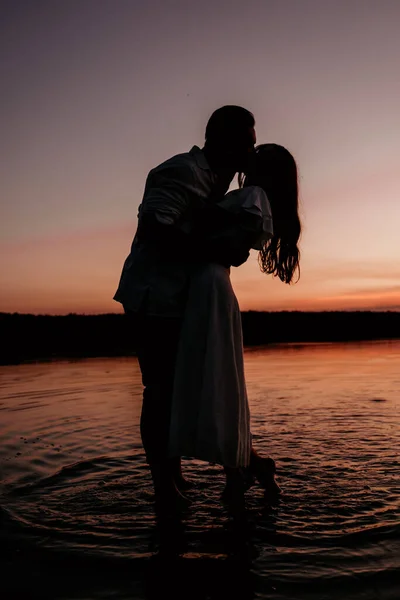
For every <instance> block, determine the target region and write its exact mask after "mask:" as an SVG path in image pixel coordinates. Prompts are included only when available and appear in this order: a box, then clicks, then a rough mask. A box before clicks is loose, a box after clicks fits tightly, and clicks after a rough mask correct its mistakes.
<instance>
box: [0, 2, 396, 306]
mask: <svg viewBox="0 0 400 600" xmlns="http://www.w3.org/2000/svg"><path fill="white" fill-rule="evenodd" d="M0 28H1V31H0V45H1V54H0V68H1V77H0V86H1V89H0V98H1V115H0V121H1V122H0V132H1V133H0V147H1V160H0V203H1V214H0V231H1V234H0V235H1V242H0V253H1V259H0V311H7V312H8V311H11V312H13V311H18V312H33V313H50V314H64V313H69V312H83V313H101V312H118V311H120V310H121V307H120V305H119V304H117V303H116V302H114V301H113V300H112V297H113V294H114V292H115V289H116V286H117V284H118V280H119V276H120V271H121V267H122V264H123V261H124V259H125V257H126V255H127V254H128V252H129V248H130V244H131V240H132V237H133V234H134V232H135V229H136V223H137V221H136V215H137V208H138V205H139V203H140V201H141V198H142V192H143V186H144V182H145V178H146V175H147V173H148V171H149V170H150V169H151V168H152V167H154V166H155V165H157V164H159V163H160V162H162V161H163V160H165V159H167V158H169V157H170V156H172V155H173V154H177V153H179V152H185V151H187V150H189V149H190V148H191V147H192V146H193V145H194V144H198V145H200V146H201V145H202V144H203V141H204V128H205V125H206V122H207V119H208V117H209V116H210V114H211V113H212V112H213V110H215V109H216V108H218V107H219V106H222V105H224V104H239V105H242V106H245V107H246V108H248V109H249V110H251V111H252V112H253V113H254V115H255V118H256V131H257V138H258V142H276V143H280V144H283V145H285V146H286V147H287V148H288V149H289V150H290V151H291V152H292V153H293V155H294V156H295V158H296V160H297V163H298V166H299V173H300V190H301V214H302V219H303V225H304V229H303V236H302V241H301V250H302V262H301V269H302V275H301V279H300V282H299V283H297V284H296V285H294V286H287V285H285V284H283V283H281V282H280V281H278V280H276V279H273V278H272V277H271V276H268V277H267V276H265V275H262V274H261V273H260V272H259V268H258V265H257V255H256V253H255V252H254V254H252V255H251V258H250V259H249V261H248V262H247V263H246V264H245V265H243V266H242V267H240V268H239V269H233V270H232V280H233V284H234V288H235V290H236V293H237V296H238V299H239V302H240V305H241V308H242V309H243V310H247V309H257V310H281V309H290V310H292V309H293V310H333V309H384V310H386V309H390V310H400V231H399V230H400V35H399V28H400V2H398V1H396V0H379V1H378V0H280V1H277V0H276V1H274V2H272V1H269V0H246V1H242V2H239V1H237V0H204V1H203V2H194V1H193V2H192V1H190V0H175V1H173V0H158V2H156V1H155V0H140V1H139V0H35V1H33V0H6V1H4V0H3V1H2V2H1V4H0Z"/></svg>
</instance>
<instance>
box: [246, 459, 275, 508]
mask: <svg viewBox="0 0 400 600" xmlns="http://www.w3.org/2000/svg"><path fill="white" fill-rule="evenodd" d="M248 473H249V474H250V476H251V477H253V478H255V479H256V480H257V481H258V483H259V484H260V485H261V486H262V487H263V488H264V490H265V493H266V495H267V496H268V497H270V496H271V497H274V498H275V497H277V496H279V495H280V494H281V493H282V490H281V488H280V487H279V485H278V484H277V483H276V481H275V473H276V465H275V461H274V460H273V459H272V458H270V457H266V458H263V457H262V456H260V455H259V454H257V452H256V451H255V450H253V449H252V452H251V456H250V465H249V467H248ZM250 485H251V484H250ZM249 487H250V486H249Z"/></svg>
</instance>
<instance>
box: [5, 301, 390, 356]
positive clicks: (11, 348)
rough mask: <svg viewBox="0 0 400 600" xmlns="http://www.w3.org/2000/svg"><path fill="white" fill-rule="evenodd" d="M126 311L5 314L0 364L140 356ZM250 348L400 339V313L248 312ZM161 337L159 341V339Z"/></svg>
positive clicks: (244, 315)
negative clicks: (136, 354) (136, 353)
mask: <svg viewBox="0 0 400 600" xmlns="http://www.w3.org/2000/svg"><path fill="white" fill-rule="evenodd" d="M127 325H128V324H127V321H126V317H125V315H124V314H118V313H110V314H103V315H77V314H70V315H65V316H50V315H30V314H20V313H13V314H12V313H0V337H1V340H2V344H1V345H0V365H18V364H24V363H30V362H47V361H52V360H63V359H66V360H73V359H85V358H100V357H102V358H112V357H117V356H118V357H124V356H126V357H129V356H135V351H134V348H135V331H134V330H133V329H131V328H130V327H129V326H127ZM242 327H243V341H244V347H245V349H250V348H256V347H271V346H273V345H282V344H296V345H305V344H320V343H326V344H331V343H336V342H339V343H344V342H373V341H390V340H398V339H400V312H395V311H386V312H373V311H348V312H347V311H346V312H345V311H324V312H302V311H281V312H261V311H260V312H256V311H247V312H242ZM156 341H157V340H155V343H156Z"/></svg>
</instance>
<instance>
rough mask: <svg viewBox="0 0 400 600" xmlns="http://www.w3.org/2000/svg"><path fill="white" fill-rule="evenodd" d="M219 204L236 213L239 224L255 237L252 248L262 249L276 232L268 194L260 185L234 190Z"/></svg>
mask: <svg viewBox="0 0 400 600" xmlns="http://www.w3.org/2000/svg"><path fill="white" fill-rule="evenodd" d="M219 206H220V207H221V208H222V209H224V210H226V211H227V212H230V213H233V214H235V215H236V218H237V222H238V226H239V227H240V229H242V230H243V231H246V232H247V233H248V234H249V236H250V237H251V236H252V237H253V240H254V241H253V243H252V246H251V247H252V248H253V249H255V250H261V248H262V244H263V242H265V241H266V240H269V239H270V238H272V236H273V234H274V229H273V222H272V211H271V206H270V203H269V200H268V198H267V194H266V193H265V192H264V190H263V189H262V188H260V187H258V186H249V187H247V188H242V189H239V190H233V191H232V192H229V193H228V194H226V195H225V197H224V199H223V200H222V201H221V202H219Z"/></svg>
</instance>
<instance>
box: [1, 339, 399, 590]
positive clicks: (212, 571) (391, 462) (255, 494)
mask: <svg viewBox="0 0 400 600" xmlns="http://www.w3.org/2000/svg"><path fill="white" fill-rule="evenodd" d="M245 358H246V374H247V381H248V390H249V397H250V404H251V409H252V429H253V434H254V437H255V444H256V446H257V448H258V449H259V450H260V451H261V452H263V453H265V454H271V455H272V456H273V457H274V458H275V459H276V461H277V465H278V470H279V483H280V485H281V486H282V488H283V490H284V497H283V498H282V500H281V502H280V504H279V505H278V506H274V507H271V506H268V505H266V503H265V500H264V498H263V494H262V491H261V490H259V489H256V488H252V489H251V490H250V491H249V492H248V495H247V505H248V523H247V524H246V525H243V526H241V527H239V526H238V525H237V524H235V523H232V522H231V521H230V520H229V518H228V515H227V514H226V512H225V510H224V508H223V506H222V505H221V503H220V500H219V496H220V493H221V491H222V488H223V475H222V471H221V469H220V468H219V467H217V466H215V465H209V464H207V463H201V462H199V461H185V470H186V472H187V475H188V478H190V479H192V480H193V481H194V482H195V484H196V485H195V488H194V490H193V491H192V492H190V494H191V498H192V500H193V505H192V506H191V508H190V509H189V510H188V512H187V513H186V514H185V515H184V517H183V519H182V521H181V522H171V523H164V524H163V526H162V527H160V526H159V527H156V524H155V520H154V514H153V509H152V490H151V482H150V478H149V475H148V472H147V469H146V466H145V462H144V456H143V452H142V448H141V444H140V438H139V428H138V424H139V414H140V403H141V384H140V373H139V369H138V365H137V362H136V360H135V359H134V358H132V359H121V358H113V359H91V360H80V361H75V362H73V361H64V362H62V361H60V362H51V363H41V364H30V365H19V366H6V367H1V368H0V378H1V379H0V423H1V430H0V436H1V449H0V477H1V484H0V486H1V487H0V525H1V529H2V533H3V539H4V542H3V544H2V546H1V553H2V555H3V556H2V558H3V563H4V564H5V565H6V570H5V576H4V578H3V584H2V585H3V589H5V590H7V592H6V593H7V594H8V596H7V595H6V596H5V597H10V598H11V597H16V596H17V594H18V593H19V594H22V595H25V597H40V598H83V597H84V598H111V597H113V598H162V597H167V596H168V595H169V594H171V595H172V596H173V597H175V598H178V597H182V598H199V599H200V598H202V599H206V598H219V599H221V598H241V599H244V600H245V599H247V598H271V599H276V600H277V599H281V598H285V599H294V598H302V599H303V598H304V599H309V598H310V599H311V598H312V599H315V600H317V599H318V600H325V599H326V600H331V599H332V600H333V599H338V598H341V599H342V598H343V599H345V600H352V599H355V600H356V599H357V600H361V599H362V600H373V599H380V600H381V599H387V600H391V599H393V600H395V599H396V600H398V598H400V581H399V575H398V574H399V569H400V519H399V517H400V499H399V492H400V478H399V454H400V410H399V409H400V397H399V396H400V393H399V390H400V342H396V341H395V342H375V343H360V344H353V343H352V344H337V345H332V344H319V345H311V344H310V345H289V346H276V347H269V348H264V349H253V350H249V351H247V352H246V356H245ZM160 548H161V550H162V552H160V553H159V554H156V551H157V550H159V549H160ZM29 594H30V595H29ZM35 594H36V595H35Z"/></svg>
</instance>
